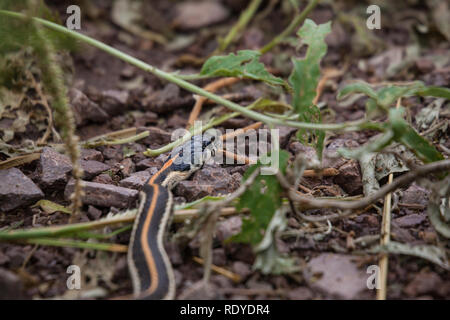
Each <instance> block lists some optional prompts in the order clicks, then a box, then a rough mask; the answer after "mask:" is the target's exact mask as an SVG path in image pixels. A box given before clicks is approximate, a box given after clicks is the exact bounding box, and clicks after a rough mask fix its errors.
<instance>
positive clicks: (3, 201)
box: [0, 168, 44, 211]
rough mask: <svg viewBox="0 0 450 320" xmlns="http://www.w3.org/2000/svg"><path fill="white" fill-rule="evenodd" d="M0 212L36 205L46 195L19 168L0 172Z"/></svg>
mask: <svg viewBox="0 0 450 320" xmlns="http://www.w3.org/2000/svg"><path fill="white" fill-rule="evenodd" d="M0 181H1V183H0V211H10V210H13V209H16V208H19V207H21V206H26V205H29V204H32V203H35V202H36V201H38V200H39V199H42V198H43V197H44V193H43V192H42V191H41V189H39V188H38V186H36V185H35V184H34V182H33V181H31V179H30V178H28V177H27V176H26V175H24V174H23V173H22V171H20V170H19V169H17V168H10V169H6V170H0Z"/></svg>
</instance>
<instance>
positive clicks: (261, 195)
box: [231, 150, 289, 245]
mask: <svg viewBox="0 0 450 320" xmlns="http://www.w3.org/2000/svg"><path fill="white" fill-rule="evenodd" d="M288 159H289V153H288V152H286V151H284V150H281V151H280V152H279V164H280V168H279V169H280V170H281V171H282V172H285V170H286V166H287V160H288ZM261 166H262V165H261V162H260V161H258V163H257V164H255V165H253V166H251V167H250V168H249V169H248V170H247V171H246V172H245V174H244V177H243V181H245V180H247V179H248V177H249V176H250V175H251V174H252V173H253V172H254V171H255V170H256V169H257V168H258V167H261ZM281 192H282V188H281V186H280V184H279V182H278V179H277V178H276V176H274V175H259V176H258V177H257V178H256V179H255V181H254V183H253V184H252V185H251V186H250V187H249V188H248V189H247V190H246V191H245V192H244V194H243V195H242V196H241V197H240V198H239V203H238V204H237V206H236V209H237V210H242V209H244V208H248V209H249V210H250V213H251V215H250V217H249V218H244V219H243V221H242V229H241V232H240V233H239V234H237V235H235V236H233V237H232V238H231V240H232V241H234V242H243V243H250V244H252V245H256V244H258V243H259V242H260V241H261V239H262V238H263V235H264V232H265V230H266V228H267V226H268V225H269V223H270V220H271V219H272V216H273V214H274V213H275V211H276V210H277V209H278V208H280V207H281Z"/></svg>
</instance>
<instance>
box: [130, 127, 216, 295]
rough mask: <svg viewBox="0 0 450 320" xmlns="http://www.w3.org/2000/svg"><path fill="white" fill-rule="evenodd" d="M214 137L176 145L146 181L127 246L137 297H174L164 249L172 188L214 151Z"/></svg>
mask: <svg viewBox="0 0 450 320" xmlns="http://www.w3.org/2000/svg"><path fill="white" fill-rule="evenodd" d="M214 141H215V137H214V136H209V137H208V136H207V135H203V136H202V135H197V136H193V137H192V138H191V140H190V141H188V142H187V143H185V144H184V145H182V146H180V147H178V148H175V149H174V150H173V151H172V153H171V155H170V156H169V158H168V159H167V160H166V161H165V163H164V164H163V166H162V167H161V169H160V170H159V171H158V172H156V173H155V174H154V175H153V176H152V177H150V179H148V180H147V182H146V183H145V185H144V187H143V189H142V191H141V192H140V205H139V209H138V213H137V216H136V219H135V222H134V225H133V230H132V233H131V238H130V245H129V249H128V257H127V260H128V268H129V271H130V275H131V280H132V283H133V294H134V297H135V298H136V299H173V298H174V296H175V279H174V275H173V270H172V266H171V264H170V261H169V257H168V256H167V253H166V251H165V249H164V243H163V239H164V233H165V231H166V228H167V226H168V221H169V219H170V217H171V213H172V210H173V201H172V193H171V189H172V188H173V187H174V186H175V185H176V184H177V183H178V182H180V181H182V180H185V179H187V178H188V177H189V176H190V175H191V174H192V173H193V172H195V171H197V170H198V169H200V168H201V167H202V166H203V164H204V163H205V162H206V161H207V160H208V159H209V158H210V157H211V156H214V153H215V145H214V143H213V142H214Z"/></svg>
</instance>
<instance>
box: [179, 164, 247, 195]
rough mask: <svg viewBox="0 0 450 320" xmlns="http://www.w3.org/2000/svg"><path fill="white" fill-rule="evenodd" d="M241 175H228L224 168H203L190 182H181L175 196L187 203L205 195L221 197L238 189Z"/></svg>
mask: <svg viewBox="0 0 450 320" xmlns="http://www.w3.org/2000/svg"><path fill="white" fill-rule="evenodd" d="M240 178H241V175H240V174H239V173H234V174H233V175H230V174H229V173H228V171H227V170H226V169H224V168H218V167H205V168H203V169H202V170H200V171H197V172H196V173H195V174H194V177H193V179H192V180H184V181H181V182H180V183H179V184H178V186H177V187H176V188H175V192H174V193H175V194H176V195H179V196H183V197H185V198H186V200H187V201H189V202H190V201H194V200H196V199H199V198H201V197H204V196H207V195H221V194H227V193H230V192H233V191H234V190H236V189H237V188H238V187H239V184H240Z"/></svg>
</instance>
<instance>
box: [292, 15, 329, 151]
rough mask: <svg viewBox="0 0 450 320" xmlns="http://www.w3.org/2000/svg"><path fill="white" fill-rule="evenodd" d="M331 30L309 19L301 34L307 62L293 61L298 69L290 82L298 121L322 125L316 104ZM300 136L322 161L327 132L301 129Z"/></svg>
mask: <svg viewBox="0 0 450 320" xmlns="http://www.w3.org/2000/svg"><path fill="white" fill-rule="evenodd" d="M330 31H331V22H327V23H325V24H320V25H316V24H315V23H314V21H312V20H310V19H306V21H305V23H304V24H303V26H302V27H301V28H300V30H299V31H298V33H297V34H298V36H299V37H301V39H302V43H304V44H307V45H308V49H307V51H306V56H305V58H304V59H292V63H293V65H294V69H293V70H292V73H291V75H290V76H289V82H290V83H291V84H292V87H293V88H294V96H293V99H292V101H293V106H294V109H295V111H296V112H297V114H298V118H299V120H300V121H303V122H310V123H320V122H321V116H320V109H319V108H318V107H317V106H316V105H314V103H313V101H314V98H315V96H316V88H317V85H318V83H319V78H320V61H321V60H322V58H323V57H324V56H325V54H326V53H327V44H326V42H325V37H326V35H327V34H328V33H330ZM297 137H298V138H299V140H300V141H301V142H302V143H304V144H310V145H313V146H314V147H315V148H316V150H317V154H318V155H319V158H321V156H322V150H323V141H324V139H325V133H324V132H323V131H320V130H299V131H298V134H297Z"/></svg>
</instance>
